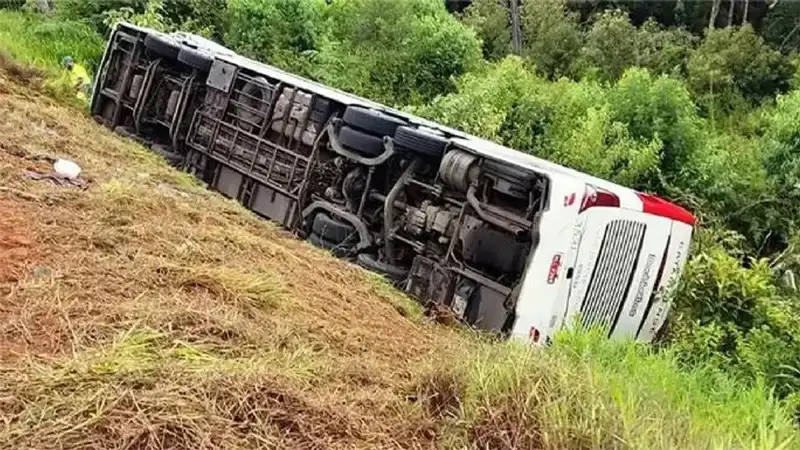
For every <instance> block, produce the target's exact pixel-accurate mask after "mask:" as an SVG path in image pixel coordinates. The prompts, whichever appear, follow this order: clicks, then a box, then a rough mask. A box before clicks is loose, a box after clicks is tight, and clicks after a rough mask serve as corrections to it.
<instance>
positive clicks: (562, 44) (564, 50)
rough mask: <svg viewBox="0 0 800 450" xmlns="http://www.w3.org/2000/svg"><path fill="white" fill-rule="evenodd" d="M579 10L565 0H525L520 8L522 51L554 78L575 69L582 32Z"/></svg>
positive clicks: (543, 72) (542, 72)
mask: <svg viewBox="0 0 800 450" xmlns="http://www.w3.org/2000/svg"><path fill="white" fill-rule="evenodd" d="M578 18H579V16H578V14H577V13H574V12H571V11H569V10H568V9H567V2H566V0H538V1H533V2H525V3H524V5H523V8H522V36H523V46H524V48H523V55H524V57H525V58H526V59H527V60H528V61H529V62H530V63H532V64H533V65H534V66H535V67H536V70H537V71H538V72H539V73H541V74H543V75H545V76H546V77H548V78H551V79H554V78H558V77H561V76H569V75H571V74H573V73H574V70H573V64H574V61H575V59H576V57H577V56H578V53H579V52H580V48H581V44H582V40H583V39H582V35H581V31H580V28H579V27H578Z"/></svg>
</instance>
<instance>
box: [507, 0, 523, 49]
mask: <svg viewBox="0 0 800 450" xmlns="http://www.w3.org/2000/svg"><path fill="white" fill-rule="evenodd" d="M508 2H509V10H510V11H511V52H512V53H514V54H515V55H519V54H520V53H522V26H521V24H520V20H519V0H508Z"/></svg>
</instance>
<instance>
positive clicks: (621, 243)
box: [580, 220, 645, 334]
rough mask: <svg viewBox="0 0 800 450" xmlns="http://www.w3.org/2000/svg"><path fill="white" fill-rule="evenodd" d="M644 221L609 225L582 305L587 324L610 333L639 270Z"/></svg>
mask: <svg viewBox="0 0 800 450" xmlns="http://www.w3.org/2000/svg"><path fill="white" fill-rule="evenodd" d="M644 233H645V224H644V223H641V222H635V221H631V220H615V221H613V222H611V223H609V224H608V225H607V226H606V231H605V234H604V236H603V242H602V244H601V248H600V254H599V255H598V257H597V262H596V264H595V266H594V271H593V273H592V277H591V281H590V282H589V289H588V290H587V292H586V297H585V298H584V300H583V304H582V305H581V310H580V313H581V319H582V321H583V325H584V326H585V327H586V328H590V327H599V328H600V329H602V330H604V331H606V332H607V333H609V334H610V331H611V327H612V326H613V324H614V322H615V321H616V318H617V317H618V316H619V313H620V309H621V308H622V306H623V303H624V302H625V297H626V294H627V292H628V288H629V286H630V284H631V282H632V278H633V273H634V271H635V270H636V261H637V260H638V258H639V253H640V251H641V247H642V242H643V241H644Z"/></svg>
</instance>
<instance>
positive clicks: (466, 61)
mask: <svg viewBox="0 0 800 450" xmlns="http://www.w3.org/2000/svg"><path fill="white" fill-rule="evenodd" d="M325 15H326V19H327V20H326V23H327V29H328V30H330V35H329V36H328V38H327V42H326V44H325V45H324V46H323V47H322V49H321V50H320V54H319V55H318V59H317V60H315V67H314V75H315V77H316V78H319V79H320V80H322V81H325V82H328V83H330V84H333V85H335V86H337V87H340V88H342V89H345V90H350V91H353V92H356V93H358V94H361V95H365V96H368V97H371V98H373V99H376V100H379V101H382V102H386V103H389V104H395V105H405V104H411V103H420V102H422V101H425V100H428V99H430V98H432V97H434V96H435V95H437V94H443V93H447V92H450V91H452V90H454V89H455V78H456V77H458V76H460V75H462V74H464V73H467V72H468V71H470V70H472V69H474V68H475V67H476V66H477V64H478V62H479V61H480V51H481V50H480V41H479V40H478V39H477V37H476V35H475V32H474V31H473V30H472V29H470V28H469V27H467V26H465V25H464V24H462V23H460V22H458V21H457V20H455V19H454V18H453V17H452V16H450V15H449V14H448V13H447V11H446V9H445V8H444V4H443V3H441V2H436V1H431V0H414V1H403V0H344V1H338V2H335V3H332V4H331V5H330V6H328V7H327V8H325Z"/></svg>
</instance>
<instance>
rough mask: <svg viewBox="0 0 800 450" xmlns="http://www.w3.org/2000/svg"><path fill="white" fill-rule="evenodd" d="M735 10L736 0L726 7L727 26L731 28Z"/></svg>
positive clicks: (732, 0)
mask: <svg viewBox="0 0 800 450" xmlns="http://www.w3.org/2000/svg"><path fill="white" fill-rule="evenodd" d="M735 10H736V0H731V1H730V6H728V26H729V27H730V26H733V12H734V11H735Z"/></svg>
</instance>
